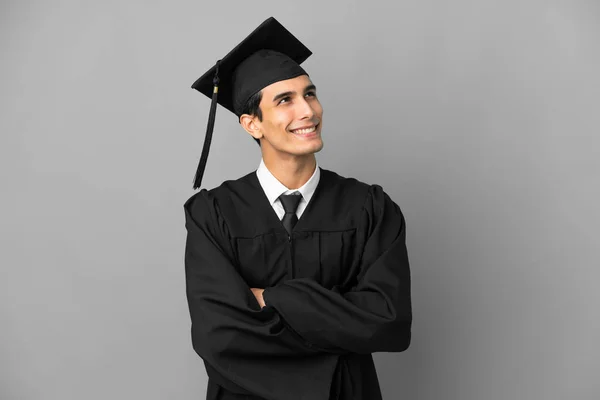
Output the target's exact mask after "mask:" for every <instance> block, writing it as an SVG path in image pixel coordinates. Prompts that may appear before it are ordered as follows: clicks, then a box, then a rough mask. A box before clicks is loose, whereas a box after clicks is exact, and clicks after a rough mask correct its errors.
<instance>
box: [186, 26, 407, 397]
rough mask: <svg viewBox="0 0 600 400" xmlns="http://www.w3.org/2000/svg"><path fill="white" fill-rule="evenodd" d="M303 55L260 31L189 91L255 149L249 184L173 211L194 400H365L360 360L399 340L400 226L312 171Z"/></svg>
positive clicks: (314, 116) (199, 196) (378, 204)
mask: <svg viewBox="0 0 600 400" xmlns="http://www.w3.org/2000/svg"><path fill="white" fill-rule="evenodd" d="M310 54H311V52H310V51H309V50H308V49H307V48H306V47H304V45H302V43H300V42H299V41H298V40H297V39H296V38H295V37H294V36H293V35H292V34H291V33H289V32H288V31H287V30H286V29H285V28H284V27H283V26H281V25H280V24H279V23H278V22H277V21H276V20H275V19H273V18H269V19H268V20H266V21H265V22H264V23H263V24H261V25H260V26H259V27H258V28H257V29H256V30H255V31H254V32H252V34H251V35H250V36H248V37H247V38H246V39H245V40H244V41H242V43H240V44H239V45H238V46H237V47H236V48H234V49H233V50H232V51H231V52H230V53H229V54H227V56H225V57H224V58H223V59H222V60H220V61H219V62H218V63H217V65H215V67H213V68H211V69H210V70H209V71H208V72H207V73H206V74H204V75H203V76H202V77H201V78H199V79H198V80H197V81H196V82H195V83H194V85H193V86H192V87H193V88H195V89H197V90H199V91H201V92H202V93H204V94H206V95H207V96H209V97H212V104H211V112H210V116H209V128H208V130H207V138H206V141H205V147H204V149H203V154H202V157H201V161H200V165H199V167H198V171H197V174H196V180H195V185H194V186H195V188H196V187H200V183H201V179H202V174H203V172H204V166H205V163H206V159H207V155H208V145H209V144H210V139H211V135H212V128H213V124H214V116H215V112H216V103H217V102H218V103H219V104H221V105H222V106H224V107H225V108H227V109H228V110H230V111H232V112H233V113H235V114H236V115H237V116H238V117H239V121H240V124H241V125H242V127H243V128H244V129H245V130H246V132H247V133H249V134H250V135H251V136H252V137H253V138H254V139H255V140H256V141H257V142H258V143H259V144H260V149H261V153H262V160H261V162H260V165H259V167H258V169H257V170H256V171H253V172H251V173H249V174H247V175H245V176H243V177H241V178H239V179H237V180H229V181H226V182H223V183H222V184H221V185H220V186H219V187H216V188H214V189H211V190H206V189H201V190H200V191H199V192H198V193H196V194H195V195H194V196H192V197H191V198H190V199H189V200H188V201H187V202H186V203H185V205H184V210H185V217H186V228H187V240H186V253H185V269H186V284H187V298H188V304H189V309H190V316H191V320H192V343H193V346H194V349H195V350H196V352H197V353H198V354H199V355H200V356H201V357H202V359H203V361H204V364H205V367H206V371H207V374H208V376H209V382H208V390H207V399H209V400H216V399H256V400H259V399H269V400H309V399H310V400H328V399H332V400H336V399H344V400H346V399H354V400H377V399H381V391H380V387H379V383H378V379H377V373H376V370H375V366H374V363H373V358H372V353H374V352H377V351H388V352H392V351H393V352H399V351H403V350H405V349H406V348H407V347H408V346H409V343H410V337H411V331H410V329H411V322H412V313H411V301H410V272H409V264H408V256H407V252H406V246H405V221H404V217H403V215H402V213H401V211H400V209H399V207H398V206H397V205H396V204H395V203H394V202H393V201H392V200H391V199H390V197H389V196H388V195H387V194H386V193H385V192H384V191H383V189H382V188H381V186H379V185H368V184H366V183H363V182H360V181H358V180H356V179H352V178H344V177H341V176H340V175H338V174H336V173H334V172H332V171H329V170H326V169H323V168H320V167H319V166H318V164H317V161H316V157H315V153H317V152H318V151H320V150H321V148H322V147H323V141H322V138H321V132H322V125H323V108H322V106H321V104H320V102H319V100H318V97H317V91H316V87H315V85H314V83H313V82H312V81H311V79H310V77H309V76H308V74H307V73H306V71H304V70H303V69H302V67H300V63H302V62H303V61H304V60H305V59H306V58H307V57H308V56H310Z"/></svg>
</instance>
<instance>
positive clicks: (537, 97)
mask: <svg viewBox="0 0 600 400" xmlns="http://www.w3.org/2000/svg"><path fill="white" fill-rule="evenodd" d="M0 15H1V16H0V50H1V59H2V62H1V63H0V77H1V78H0V79H1V80H2V82H1V86H0V91H1V94H0V99H1V103H0V130H1V139H0V140H1V142H0V149H1V159H0V162H1V168H0V174H1V177H2V181H1V182H2V183H1V185H2V196H1V198H0V202H1V207H0V209H1V211H0V212H1V213H2V214H1V226H2V229H1V237H0V239H1V243H2V251H1V253H0V266H1V269H0V324H1V329H0V335H1V338H0V398H1V399H2V400H13V399H14V400H17V399H19V400H21V399H22V400H29V399H57V400H58V399H60V400H70V399H86V400H88V399H90V400H93V399H105V398H110V399H148V400H150V399H166V398H176V399H201V398H204V393H205V387H206V375H205V372H204V367H203V365H202V362H201V359H200V358H199V357H198V356H196V354H195V353H194V352H193V350H192V348H191V344H190V338H189V315H188V311H187V304H186V301H185V293H184V276H183V250H184V240H185V229H184V225H183V222H184V218H183V208H182V205H183V203H184V201H185V200H186V199H187V198H188V197H189V196H191V195H192V194H193V190H192V189H191V185H192V178H193V174H194V171H195V168H196V165H197V160H198V158H199V155H200V150H201V147H202V143H203V138H204V130H205V126H206V118H207V115H208V106H209V101H208V99H207V98H205V97H204V96H203V95H201V94H199V93H197V92H195V91H193V90H192V89H190V88H189V87H190V85H191V84H192V82H193V81H194V80H195V79H196V78H197V77H198V76H200V74H202V73H203V72H204V71H205V70H206V69H208V68H209V67H210V66H211V65H212V64H213V63H214V62H215V61H216V59H217V58H220V57H222V56H223V55H224V54H225V53H226V52H227V51H229V50H230V49H231V48H232V47H233V46H234V45H235V44H237V43H238V42H239V41H240V40H241V39H242V38H244V37H245V36H246V35H247V34H248V33H249V32H250V31H251V30H252V29H254V28H255V27H256V26H257V25H258V24H259V23H260V22H261V21H263V20H264V19H265V18H267V17H268V16H270V15H274V16H275V17H276V18H278V19H279V20H280V21H281V22H282V23H283V24H284V25H285V26H287V27H288V28H289V29H290V30H291V31H292V32H293V33H294V34H296V35H297V36H298V37H299V38H300V39H301V40H302V41H303V42H304V43H306V44H307V45H308V47H309V48H311V50H313V52H314V55H313V56H312V57H311V58H310V59H309V60H308V61H307V62H306V63H305V67H306V69H307V70H308V71H309V73H310V74H311V77H312V78H313V81H314V82H315V83H316V85H317V86H318V88H319V94H320V98H321V101H322V103H323V105H324V109H325V119H324V127H323V137H324V142H325V148H324V149H323V151H322V152H321V153H319V154H318V156H317V157H318V161H319V163H320V165H321V166H322V167H324V168H327V169H332V170H334V171H337V172H338V173H340V174H342V175H345V176H353V177H356V178H358V179H360V180H363V181H365V182H369V183H378V184H381V185H382V186H383V187H384V189H385V190H386V191H387V192H388V193H389V194H390V195H391V196H392V198H393V199H394V200H395V201H396V202H397V203H398V204H399V205H400V206H401V208H402V210H403V211H404V214H405V216H406V219H407V224H408V239H407V241H408V247H409V255H410V259H411V266H412V272H413V290H414V294H413V299H414V329H413V337H414V339H413V343H412V346H411V347H410V349H409V350H407V351H406V352H404V353H400V354H394V353H377V354H375V359H376V363H377V366H378V371H379V375H380V378H381V385H382V390H383V392H384V396H385V398H386V400H392V399H423V400H424V399H428V400H429V399H431V400H434V399H435V400H437V399H439V400H454V399H456V400H459V399H460V400H482V399H483V400H505V399H545V400H547V399H597V398H600V397H599V396H600V383H599V379H598V377H599V371H600V351H599V345H598V339H599V338H600V313H599V311H598V305H599V301H600V294H598V291H597V290H596V286H597V282H598V280H599V279H600V272H599V271H598V266H599V265H600V262H599V257H598V254H597V251H598V247H599V246H598V235H597V233H596V232H597V229H598V225H599V224H600V218H599V212H598V208H597V203H598V197H599V194H600V193H599V191H600V184H599V182H598V172H599V170H600V169H599V167H600V152H599V145H600V138H599V137H598V134H599V129H598V126H599V123H600V112H599V110H598V108H599V107H598V100H599V93H600V78H599V77H598V71H599V70H600V3H599V2H598V1H596V0H594V1H532V0H527V1H524V0H520V1H501V0H495V1H481V0H479V1H467V0H460V1H453V2H447V1H423V0H410V1H367V2H365V1H361V2H359V1H330V2H325V1H301V2H282V1H250V2H227V1H214V2H208V1H203V2H200V1H168V2H167V1H163V2H158V1H125V2H118V1H103V2H98V1H94V2H91V1H90V2H87V1H74V0H71V1H67V0H65V1H52V2H51V1H37V2H34V1H29V2H27V1H25V2H17V1H12V2H8V1H6V0H5V1H3V2H2V3H1V10H0ZM259 161H260V153H259V148H258V146H256V144H255V143H254V141H253V140H252V139H251V138H250V137H249V136H248V135H247V134H246V133H245V132H243V131H242V130H241V127H240V126H239V124H238V123H237V120H236V118H235V117H233V115H231V114H229V113H227V112H225V111H224V110H223V109H220V110H219V113H218V118H217V124H216V132H215V137H214V141H213V146H212V152H211V155H210V158H209V162H208V167H207V170H206V175H205V180H204V185H205V187H214V186H216V185H218V184H219V183H220V182H222V181H223V180H225V179H235V178H237V177H239V176H242V175H244V174H246V173H248V172H250V171H252V170H254V169H255V168H256V167H257V166H258V163H259Z"/></svg>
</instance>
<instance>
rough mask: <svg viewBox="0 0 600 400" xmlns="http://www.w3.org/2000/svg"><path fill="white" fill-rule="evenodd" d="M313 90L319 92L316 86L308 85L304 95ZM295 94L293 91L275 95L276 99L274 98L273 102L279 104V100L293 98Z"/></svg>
mask: <svg viewBox="0 0 600 400" xmlns="http://www.w3.org/2000/svg"><path fill="white" fill-rule="evenodd" d="M311 90H317V87H316V86H315V85H308V86H307V87H305V88H304V93H306V92H310V91H311ZM295 93H296V92H292V91H288V92H283V93H279V94H277V95H275V97H273V102H277V101H278V100H279V99H283V98H284V97H288V96H291V95H293V94H295Z"/></svg>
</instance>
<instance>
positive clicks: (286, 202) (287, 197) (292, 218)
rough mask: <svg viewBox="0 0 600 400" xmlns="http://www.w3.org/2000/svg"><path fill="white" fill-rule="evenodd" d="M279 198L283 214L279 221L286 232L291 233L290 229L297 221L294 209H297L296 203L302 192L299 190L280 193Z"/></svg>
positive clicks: (298, 202)
mask: <svg viewBox="0 0 600 400" xmlns="http://www.w3.org/2000/svg"><path fill="white" fill-rule="evenodd" d="M279 200H280V201H281V205H283V210H284V211H285V214H283V218H282V219H281V223H282V224H283V227H284V228H285V230H286V231H287V233H288V234H290V235H291V234H292V229H294V226H295V225H296V222H298V216H297V215H296V210H297V209H298V204H300V200H302V194H300V192H295V193H293V194H282V195H281V196H279Z"/></svg>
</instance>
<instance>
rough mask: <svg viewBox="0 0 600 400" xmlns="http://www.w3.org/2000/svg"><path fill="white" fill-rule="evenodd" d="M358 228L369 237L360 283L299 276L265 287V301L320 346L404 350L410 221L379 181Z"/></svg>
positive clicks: (409, 315)
mask: <svg viewBox="0 0 600 400" xmlns="http://www.w3.org/2000/svg"><path fill="white" fill-rule="evenodd" d="M359 229H360V230H361V233H362V234H364V235H366V236H367V239H366V241H365V246H364V250H363V253H362V257H361V261H360V269H359V273H358V276H357V281H356V282H357V283H356V285H354V286H353V287H352V288H350V289H349V290H348V291H346V292H340V291H339V290H338V289H337V287H334V289H332V290H329V289H326V288H324V287H323V286H321V285H320V284H319V283H318V282H317V281H315V280H314V279H310V278H297V279H290V280H288V281H285V282H283V283H281V284H279V285H277V286H273V287H268V288H265V290H264V292H263V299H264V300H265V303H266V304H267V305H269V306H271V307H274V308H275V309H276V310H277V311H278V312H279V313H280V315H281V316H282V317H283V319H284V320H285V321H286V322H287V323H288V324H289V325H290V326H291V327H292V328H293V329H294V330H295V332H297V333H298V334H299V335H300V336H302V338H304V339H305V340H306V341H308V342H310V343H311V344H313V345H316V346H319V347H320V348H323V349H328V350H329V351H346V352H351V353H359V354H367V353H374V352H378V351H387V352H399V351H404V350H406V349H407V348H408V346H409V345H410V340H411V323H412V307H411V298H410V270H409V262H408V254H407V250H406V244H405V237H406V231H405V220H404V216H403V215H402V212H401V210H400V208H399V207H398V205H396V203H394V202H393V201H392V200H391V199H390V197H389V196H388V195H387V194H386V193H385V192H384V191H383V189H382V188H381V186H379V185H372V186H371V187H370V189H369V193H368V195H367V198H366V201H365V204H364V208H363V214H362V217H361V222H360V226H359Z"/></svg>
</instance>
